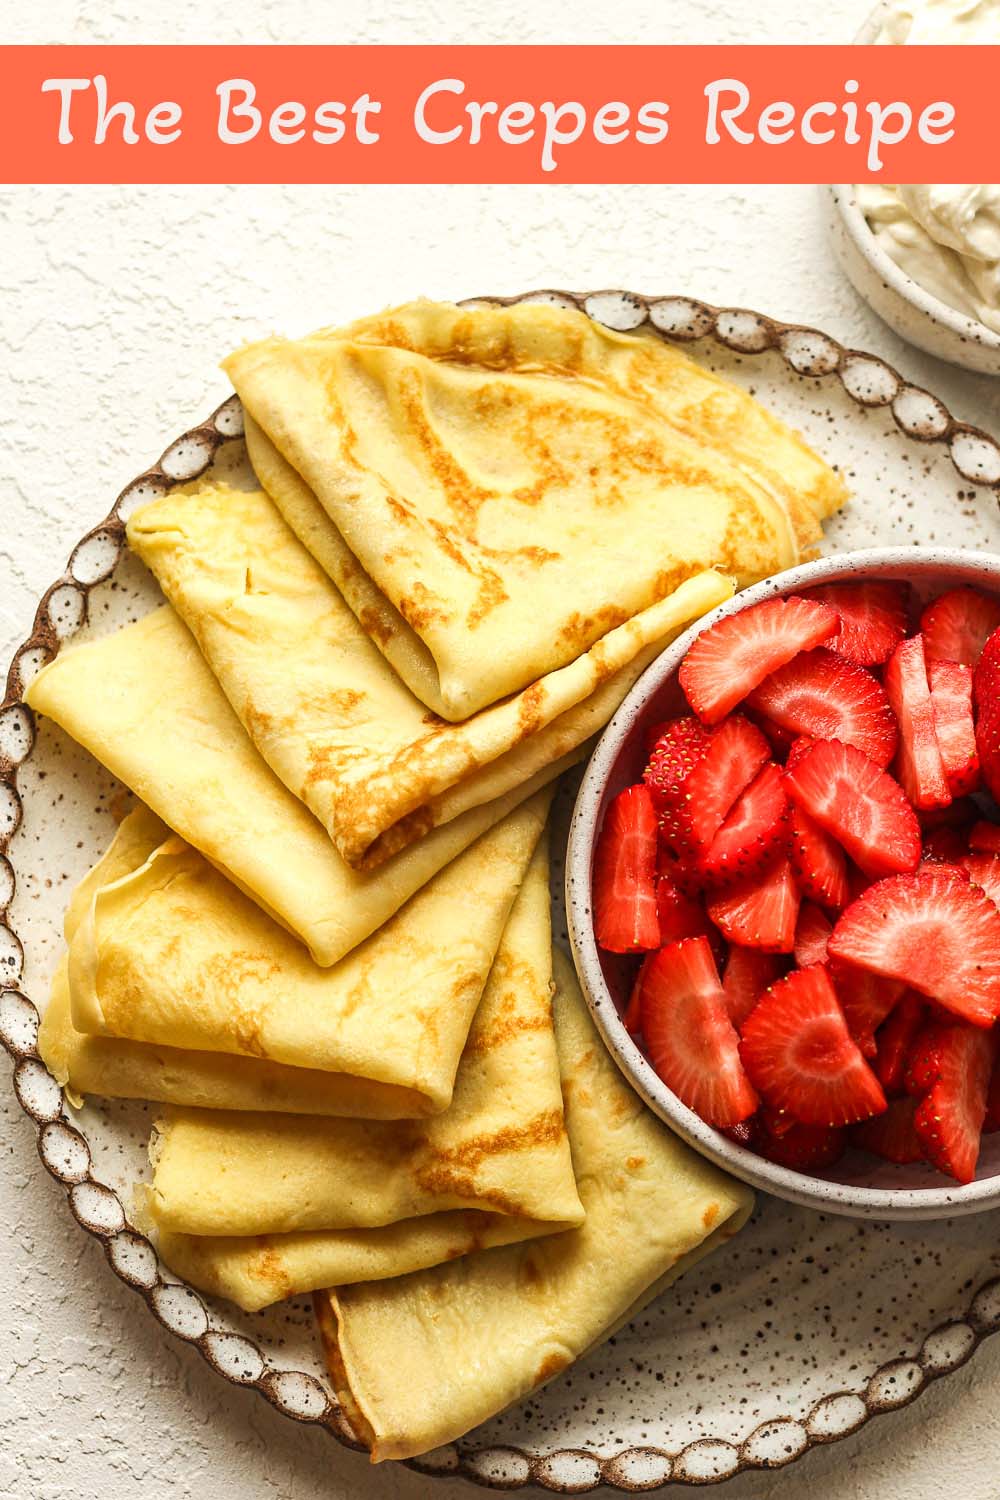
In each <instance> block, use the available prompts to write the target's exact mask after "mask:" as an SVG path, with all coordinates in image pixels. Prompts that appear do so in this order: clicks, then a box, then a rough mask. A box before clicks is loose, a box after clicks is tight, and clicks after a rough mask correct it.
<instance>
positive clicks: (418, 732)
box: [128, 483, 732, 868]
mask: <svg viewBox="0 0 1000 1500" xmlns="http://www.w3.org/2000/svg"><path fill="white" fill-rule="evenodd" d="M312 503H313V504H315V501H314V502H312ZM324 520H326V518H325V516H324ZM326 525H327V527H328V528H329V527H330V526H331V523H330V522H329V520H326ZM128 536H129V541H130V543H131V545H132V546H133V548H134V549H135V550H136V551H137V552H138V553H139V555H140V557H142V559H143V560H144V562H146V563H147V564H148V566H149V567H150V568H151V569H152V571H153V573H154V574H155V575H156V577H157V579H158V581H159V582H160V584H161V585H162V587H163V590H164V592H165V593H166V595H167V597H168V598H169V600H170V602H171V604H172V605H173V606H174V608H175V609H176V610H177V612H178V614H179V615H180V616H181V618H182V619H183V620H184V622H185V624H186V625H187V626H188V628H189V629H190V630H191V632H192V634H193V635H194V636H195V638H196V640H197V641H198V644H199V646H200V647H201V650H202V652H203V654H204V656H205V659H206V661H207V662H208V664H209V666H210V667H211V669H212V671H213V673H214V674H215V676H216V678H217V679H218V682H219V684H220V685H221V687H222V688H223V690H224V692H225V694H226V696H227V698H228V699H229V702H230V703H231V705H232V707H233V708H234V710H235V711H236V713H237V715H238V716H239V718H240V721H241V723H242V724H243V727H244V728H245V729H246V731H247V733H248V735H249V736H250V738H251V739H252V740H253V742H254V744H255V745H256V747H257V749H258V750H259V751H260V753H261V755H262V756H263V758H264V759H265V760H266V761H267V763H268V765H270V767H271V768H272V770H273V771H275V772H276V773H277V775H278V776H280V778H281V780H282V781H283V782H284V783H285V785H286V786H287V787H288V788H289V790H290V791H292V792H293V793H294V794H295V796H296V797H298V798H300V799H301V800H302V801H303V802H305V803H306V804H307V806H308V807H309V808H311V810H312V811H313V812H314V813H315V814H316V817H317V818H318V819H319V820H320V822H321V823H322V824H323V825H324V827H325V828H326V829H327V831H328V832H329V834H330V836H331V838H332V839H333V841H334V843H335V844H336V846H337V848H338V849H339V850H340V852H341V854H342V855H343V856H344V858H345V859H346V860H348V862H349V863H351V864H353V865H356V866H363V867H369V868H370V867H372V866H374V865H376V864H380V863H381V862H382V861H383V860H384V859H386V858H387V857H388V856H390V855H391V854H393V853H395V852H396V851H397V850H398V849H400V848H402V847H404V846H405V845H406V844H408V843H411V842H412V841H413V840H414V839H416V838H419V837H420V836H422V835H423V834H425V833H426V832H427V830H428V829H429V828H433V827H435V826H438V825H440V824H442V823H447V822H450V821H451V820H452V819H453V818H456V817H459V816H460V815H461V814H462V813H463V812H466V811H467V810H468V809H469V808H471V807H478V806H481V805H482V804H483V803H486V802H490V801H492V800H493V799H495V798H496V797H499V796H502V795H504V794H506V793H508V792H510V791H511V790H513V789H514V788H516V787H518V786H520V785H521V784H523V783H524V782H525V781H527V780H528V779H529V778H531V777H532V776H534V775H536V774H537V773H538V772H539V771H541V770H543V769H545V768H546V767H548V766H550V765H552V764H553V762H555V761H558V760H560V759H562V758H563V757H564V756H566V755H568V754H570V753H574V752H576V751H578V750H579V748H580V746H581V745H583V743H584V742H585V741H586V740H588V739H589V738H590V736H591V735H593V734H594V733H596V732H597V731H598V730H599V729H601V728H603V726H604V725H605V724H606V723H607V721H608V719H609V718H610V717H611V715H612V714H613V713H614V711H615V709H616V708H617V707H618V705H619V704H620V702H621V700H622V698H623V697H624V696H625V694H626V692H627V691H628V689H629V688H630V687H631V686H632V684H633V682H635V680H636V678H637V677H638V676H639V674H640V672H641V671H642V670H643V668H644V667H645V666H646V665H647V664H648V663H649V661H650V660H651V658H652V657H653V656H654V655H655V654H656V653H657V652H659V651H660V650H662V648H663V647H664V645H665V644H666V643H667V642H668V641H669V640H670V639H672V638H673V637H674V636H675V635H676V634H677V633H678V632H679V631H680V630H681V629H683V628H684V627H685V626H686V625H688V624H689V623H690V621H691V620H692V619H695V618H697V617H698V616H699V615H701V614H704V613H705V612H706V610H709V609H712V608H714V607H715V605H716V604H720V603H721V602H722V601H723V600H724V599H726V598H728V597H729V595H730V593H731V592H732V588H731V585H730V584H729V583H728V581H726V580H724V579H723V578H722V577H721V575H720V574H718V573H712V572H707V573H699V574H697V575H696V576H695V577H694V578H690V579H688V580H687V581H686V582H684V583H682V584H681V585H680V587H679V588H678V589H676V590H675V591H674V592H673V593H672V594H671V595H670V596H669V597H668V598H667V599H665V600H663V601H661V603H660V604H658V605H655V606H653V607H652V608H650V609H648V610H646V611H645V612H644V613H643V614H642V615H641V616H639V617H637V618H635V619H631V620H628V621H626V623H625V624H623V625H620V626H619V627H618V629H616V630H612V631H611V632H610V633H609V634H608V635H606V636H605V637H604V638H603V639H602V640H601V641H599V642H598V643H597V644H596V645H594V646H593V647H592V649H591V650H590V651H588V652H584V654H583V655H582V656H579V657H577V658H576V660H575V661H572V662H570V663H569V665H568V666H565V667H563V668H562V669H561V670H559V671H556V672H551V673H549V675H548V676H547V677H545V678H543V679H542V680H541V681H540V682H537V683H534V684H533V685H532V686H531V687H530V688H528V689H526V690H525V691H524V692H522V693H519V694H517V695H515V696H514V697H513V698H509V699H507V700H506V701H505V702H503V703H498V704H495V705H493V706H492V707H491V708H488V709H484V710H483V711H482V712H481V713H478V714H476V715H474V716H473V717H472V718H471V719H468V720H466V722H465V723H463V724H449V723H445V722H444V721H442V720H440V719H437V718H435V716H434V715H433V714H430V713H429V712H428V710H427V708H426V707H425V705H424V704H423V703H422V702H421V701H420V700H419V699H418V698H416V697H415V696H414V694H413V693H411V692H410V690H409V689H408V688H407V687H406V685H405V683H404V682H403V681H402V680H401V679H400V678H399V677H398V676H397V674H396V672H395V671H394V670H393V668H392V667H391V666H390V664H389V662H388V661H387V660H386V658H385V657H384V656H383V655H382V653H381V652H380V651H379V650H378V649H377V647H376V646H375V645H374V644H373V643H372V641H371V639H370V637H369V636H368V635H367V634H366V633H365V631H364V630H363V629H362V627H361V625H360V624H359V623H358V620H357V619H356V618H355V615H354V614H353V613H352V611H351V610H350V609H349V608H348V607H347V605H346V604H345V603H344V600H343V598H342V597H341V595H340V593H339V591H338V589H337V588H336V586H335V585H334V583H333V582H332V581H331V579H330V577H329V576H328V574H327V573H326V572H325V571H324V570H323V569H322V568H321V567H320V565H319V563H318V562H317V561H316V560H315V559H314V558H313V557H312V555H311V554H310V553H309V552H308V551H307V550H306V548H305V547H304V546H303V545H302V543H301V542H300V541H299V540H298V539H297V538H296V536H295V535H294V533H293V532H292V531H291V530H290V529H289V527H288V526H287V525H286V524H285V522H284V520H283V519H282V517H281V515H280V514H279V512H278V511H277V510H276V509H275V507H274V505H273V504H272V502H271V501H270V500H269V499H268V497H267V495H266V494H264V493H263V491H261V490H257V491H255V492H252V493H246V492H244V491H241V490H238V489H233V488H231V487H229V486H227V485H224V484H219V483H213V484H203V485H200V486H191V487H189V488H188V489H186V490H175V491H172V492H171V493H169V494H167V495H164V496H162V497H161V498H160V499H158V500H155V501H154V502H153V503H152V504H151V505H148V506H144V507H143V508H142V509H141V510H139V511H137V512H136V513H135V515H133V517H132V519H131V520H130V522H129V527H128Z"/></svg>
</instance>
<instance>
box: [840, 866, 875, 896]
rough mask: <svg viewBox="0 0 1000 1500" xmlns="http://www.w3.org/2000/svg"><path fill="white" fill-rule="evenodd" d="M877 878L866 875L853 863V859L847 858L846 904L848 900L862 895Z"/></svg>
mask: <svg viewBox="0 0 1000 1500" xmlns="http://www.w3.org/2000/svg"><path fill="white" fill-rule="evenodd" d="M877 878H878V877H877V876H874V875H866V874H865V872H864V871H863V870H859V869H858V867H857V865H856V864H854V862H853V860H850V859H849V860H848V861H847V903H846V904H848V905H849V904H850V902H852V901H857V899H858V897H859V896H863V895H864V893H865V891H867V890H868V889H869V888H870V887H871V886H873V885H874V884H875V881H876V879H877Z"/></svg>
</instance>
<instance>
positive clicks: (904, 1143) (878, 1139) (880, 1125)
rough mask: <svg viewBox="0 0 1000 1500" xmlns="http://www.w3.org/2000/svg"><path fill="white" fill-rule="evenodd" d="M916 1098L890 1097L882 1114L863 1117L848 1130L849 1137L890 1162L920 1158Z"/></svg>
mask: <svg viewBox="0 0 1000 1500" xmlns="http://www.w3.org/2000/svg"><path fill="white" fill-rule="evenodd" d="M916 1109H917V1101H916V1099H890V1101H889V1108H888V1109H887V1110H886V1112H885V1114H884V1115H876V1116H875V1117H874V1119H871V1120H862V1122H861V1124H860V1125H855V1126H854V1128H853V1130H852V1131H851V1140H852V1141H853V1143H854V1145H855V1146H860V1147H861V1149H862V1150H863V1151H870V1152H871V1153H872V1155H873V1156H881V1157H883V1158H884V1159H885V1160H886V1161H893V1162H895V1163H896V1164H897V1166H901V1167H902V1166H907V1165H908V1164H909V1163H911V1162H915V1161H923V1159H924V1143H923V1141H922V1140H921V1139H920V1137H919V1135H918V1134H917V1128H916V1125H915V1124H914V1118H913V1117H914V1115H915V1113H916Z"/></svg>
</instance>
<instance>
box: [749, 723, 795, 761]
mask: <svg viewBox="0 0 1000 1500" xmlns="http://www.w3.org/2000/svg"><path fill="white" fill-rule="evenodd" d="M749 717H750V722H751V723H752V724H756V726H757V728H758V729H759V730H760V732H761V734H762V735H763V736H764V738H765V739H766V740H767V743H768V744H769V745H770V747H771V750H772V751H773V753H774V757H775V759H776V760H784V759H785V756H786V755H787V754H788V752H789V750H790V749H791V747H792V745H793V744H794V743H795V736H794V734H790V733H789V731H788V730H787V729H782V727H781V725H780V724H775V723H773V722H772V721H771V720H770V719H768V718H766V717H765V716H764V714H751V715H750V716H749Z"/></svg>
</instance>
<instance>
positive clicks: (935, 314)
mask: <svg viewBox="0 0 1000 1500" xmlns="http://www.w3.org/2000/svg"><path fill="white" fill-rule="evenodd" d="M885 9H886V6H885V4H884V3H882V4H880V5H877V6H876V7H875V9H874V10H873V11H872V13H871V15H870V16H869V17H868V19H867V21H866V22H865V24H864V25H863V26H862V27H861V30H860V31H859V32H858V34H857V36H856V37H855V38H854V40H855V42H856V43H858V44H859V45H861V46H870V45H871V44H872V43H873V42H874V40H875V38H876V36H877V35H878V33H879V30H880V28H881V24H882V16H883V13H884V11H885ZM830 194H831V203H832V212H831V215H830V228H831V235H832V239H833V248H834V251H835V253H836V256H837V259H838V261H839V262H840V265H841V267H842V269H843V271H844V274H845V275H846V276H847V279H848V281H849V282H850V283H851V285H852V286H853V287H854V290H855V291H856V292H857V293H858V294H859V295H860V296H862V297H863V298H864V299H865V301H866V302H867V303H868V305H869V306H870V307H871V308H872V309H873V310H874V311H875V312H877V313H878V315H879V317H880V318H881V319H882V320H883V321H884V322H886V323H888V325H889V327H890V328H891V329H893V331H894V332H895V333H898V334H900V335H901V337H902V338H904V339H907V340H908V341H909V342H910V343H911V344H916V346H917V348H918V349H924V350H926V352H927V353H928V354H934V355H936V356H937V357H938V358H939V359H946V360H948V361H950V363H951V364H954V365H963V366H964V367H965V368H966V369H967V370H978V371H979V372H980V373H981V374H986V375H1000V334H998V333H994V332H993V330H992V329H990V328H987V327H986V325H985V323H981V322H980V321H979V319H978V318H969V317H967V316H966V315H965V313H961V312H959V311H958V310H957V309H956V308H954V307H949V306H948V304H947V303H946V302H942V301H941V300H940V298H938V297H935V296H934V295H933V293H932V292H929V291H927V289H926V288H925V287H923V286H921V285H920V283H919V282H918V281H914V279H913V277H912V276H908V275H907V274H906V272H905V271H903V270H901V269H900V267H899V266H897V264H896V262H895V261H894V260H893V259H892V257H891V256H890V255H887V254H886V252H885V251H884V250H883V249H882V247H881V245H880V244H879V242H878V240H877V239H876V238H875V235H874V234H873V233H872V230H871V227H870V226H869V223H868V220H867V219H866V218H865V215H864V213H863V212H862V210H861V208H860V206H859V204H858V195H857V189H856V188H855V187H854V186H853V184H851V183H840V184H838V185H836V186H835V187H832V188H831V189H830Z"/></svg>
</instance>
